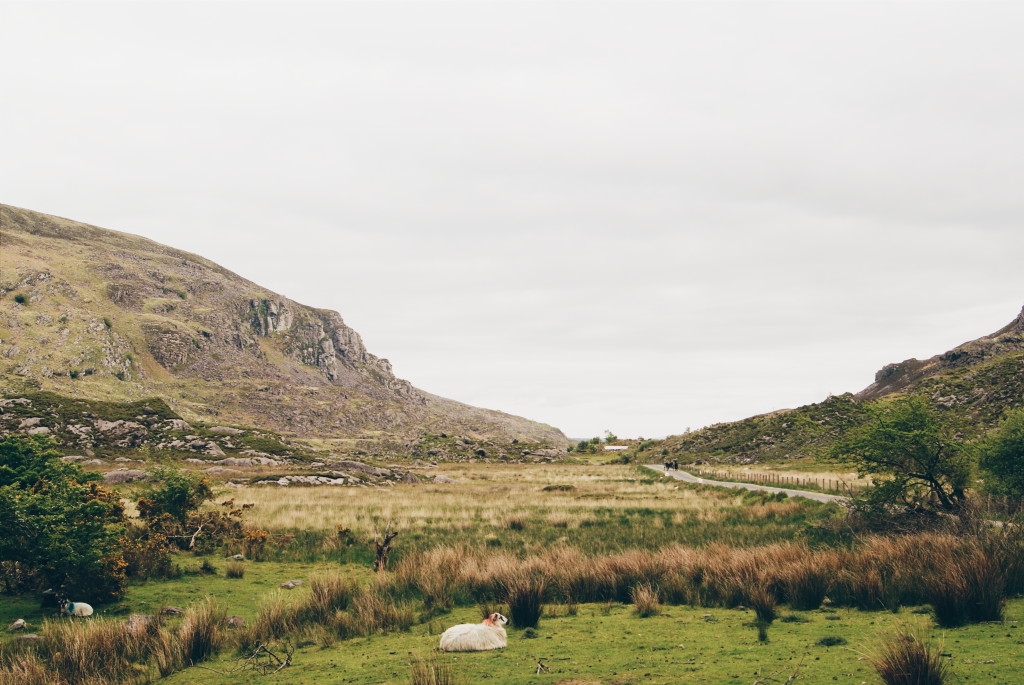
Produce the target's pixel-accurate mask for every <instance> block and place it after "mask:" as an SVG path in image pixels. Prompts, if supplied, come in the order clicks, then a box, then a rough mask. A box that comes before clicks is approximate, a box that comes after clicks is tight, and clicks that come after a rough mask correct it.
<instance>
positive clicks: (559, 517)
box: [233, 464, 800, 531]
mask: <svg viewBox="0 0 1024 685" xmlns="http://www.w3.org/2000/svg"><path fill="white" fill-rule="evenodd" d="M428 473H430V474H431V475H433V474H443V475H446V476H449V477H451V478H454V479H456V480H457V481H458V482H457V483H456V484H445V485H441V484H431V483H424V484H420V485H396V486H394V487H390V488H327V487H321V488H306V489H303V490H302V491H301V497H297V496H296V489H295V488H276V487H267V486H262V487H246V488H241V489H239V490H235V491H233V493H234V496H235V498H236V499H238V500H239V501H245V502H253V503H255V505H256V506H255V508H254V509H253V510H252V511H251V513H250V514H249V515H248V517H247V519H248V521H249V522H250V523H251V524H252V525H254V526H257V527H259V528H263V529H266V530H283V529H299V530H303V529H305V530H331V529H334V528H335V527H336V526H340V527H342V528H350V529H352V530H354V531H355V530H358V531H369V530H371V529H372V528H373V526H374V524H378V523H379V522H380V521H388V520H393V521H394V522H395V526H396V527H397V528H398V529H400V530H403V531H410V530H431V531H436V530H466V529H472V528H477V527H479V526H481V525H485V526H493V527H497V528H501V527H508V525H507V524H508V522H510V521H512V522H514V521H517V520H525V519H527V518H529V517H541V518H545V519H546V520H547V521H548V522H549V524H550V525H552V526H555V527H559V528H567V529H576V528H579V527H580V525H586V523H587V522H588V521H592V520H593V519H594V515H593V512H594V511H595V510H598V509H602V510H607V509H611V510H616V509H618V510H625V509H638V508H647V509H654V510H660V511H666V512H670V513H671V512H694V511H700V512H701V516H702V517H707V520H712V521H714V520H717V519H716V518H715V517H716V516H719V514H716V513H715V512H716V511H718V510H725V509H728V508H730V507H734V506H736V505H737V504H738V503H739V501H740V498H741V495H738V494H736V493H727V492H723V493H706V492H695V491H692V490H687V489H685V488H680V487H678V486H677V485H674V484H672V483H662V482H655V483H651V482H646V483H645V482H642V481H641V480H640V479H638V478H637V471H636V470H635V469H634V468H633V467H631V466H588V465H570V464H540V465H525V464H511V465H505V464H445V465H443V466H442V467H439V468H437V469H431V470H429V471H428ZM551 484H565V485H571V486H573V488H572V489H571V490H544V487H546V486H549V485H551ZM766 506H767V507H769V509H768V510H766V513H765V515H766V516H767V515H769V514H768V511H770V510H772V509H783V510H785V509H788V508H789V507H791V506H800V505H799V504H796V505H790V504H788V503H779V504H771V505H766ZM680 520H681V519H680ZM655 525H658V524H655Z"/></svg>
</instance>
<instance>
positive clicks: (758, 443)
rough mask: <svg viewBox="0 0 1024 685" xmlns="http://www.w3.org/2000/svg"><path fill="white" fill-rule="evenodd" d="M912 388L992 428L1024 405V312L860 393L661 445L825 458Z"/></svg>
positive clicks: (759, 456) (687, 451) (894, 367)
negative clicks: (848, 433)
mask: <svg viewBox="0 0 1024 685" xmlns="http://www.w3.org/2000/svg"><path fill="white" fill-rule="evenodd" d="M905 394H921V395H925V396H926V397H929V398H930V399H931V401H932V402H933V404H934V405H935V406H936V407H938V408H939V409H941V410H942V411H944V412H947V413H948V414H949V416H950V418H955V419H957V420H958V421H959V423H960V424H961V425H962V426H963V429H964V431H965V433H966V434H967V436H968V437H969V436H970V435H974V434H977V433H980V432H981V431H984V430H986V429H988V428H990V427H992V426H993V425H994V424H995V423H996V422H997V421H998V420H999V419H1000V417H1002V415H1003V413H1004V412H1005V411H1006V410H1007V409H1009V408H1012V407H1020V406H1022V404H1024V311H1022V312H1021V313H1020V314H1019V315H1018V316H1017V318H1015V319H1014V320H1013V321H1011V322H1010V323H1009V324H1008V325H1006V326H1005V327H1003V328H1001V329H999V330H998V331H996V332H995V333H993V334H991V335H987V336H984V337H981V338H978V339H977V340H972V341H970V342H966V343H964V344H962V345H959V346H957V347H955V348H953V349H952V350H949V351H948V352H944V353H943V354H939V355H936V356H934V357H931V358H930V359H925V360H919V359H907V360H905V361H902V362H899V363H896V364H888V365H886V366H884V367H883V368H882V369H881V370H879V371H878V373H877V374H875V380H874V382H873V383H871V384H870V385H869V386H868V387H866V388H865V389H864V390H862V391H860V392H858V393H856V394H852V393H846V394H843V395H839V396H835V397H829V398H828V399H826V400H825V401H823V402H819V403H816V404H810V405H807V406H803V407H798V408H796V409H783V410H780V411H776V412H772V413H770V414H762V415H759V416H752V417H750V418H747V419H744V420H742V421H736V422H733V423H721V424H716V425H713V426H708V427H707V428H703V429H701V430H699V431H695V432H693V433H687V434H685V435H675V436H671V437H669V438H666V439H665V440H664V442H663V444H661V445H660V446H659V447H660V448H664V449H667V450H669V453H671V454H674V455H684V456H686V457H689V458H698V459H699V458H704V459H711V460H720V461H735V462H742V463H746V462H752V461H764V460H776V459H797V458H801V457H808V456H810V457H813V456H818V455H821V454H822V453H823V452H824V451H825V450H827V449H828V448H829V447H831V445H832V444H833V443H834V442H835V440H836V438H837V437H838V436H839V435H840V433H841V432H842V431H844V430H846V429H848V428H851V427H853V426H856V425H858V424H859V423H860V422H861V421H862V420H863V419H864V417H865V416H866V415H867V408H868V407H870V406H872V405H873V404H876V403H882V402H885V401H887V400H888V399H889V398H892V397H896V396H899V395H905Z"/></svg>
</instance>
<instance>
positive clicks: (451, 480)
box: [434, 473, 457, 483]
mask: <svg viewBox="0 0 1024 685" xmlns="http://www.w3.org/2000/svg"><path fill="white" fill-rule="evenodd" d="M434 482H435V483H455V482H457V481H456V480H455V479H454V478H449V477H448V476H442V475H441V474H440V473H439V474H437V475H436V476H434Z"/></svg>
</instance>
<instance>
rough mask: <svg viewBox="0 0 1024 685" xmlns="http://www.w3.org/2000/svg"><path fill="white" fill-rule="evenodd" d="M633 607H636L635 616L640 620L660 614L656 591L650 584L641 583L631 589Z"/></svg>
mask: <svg viewBox="0 0 1024 685" xmlns="http://www.w3.org/2000/svg"><path fill="white" fill-rule="evenodd" d="M631 595H632V598H633V605H634V607H636V614H637V616H639V617H640V618H647V617H649V616H656V615H657V614H658V613H660V612H661V604H660V602H659V599H660V598H659V596H658V589H657V588H655V587H654V586H653V585H651V584H650V583H642V584H641V585H637V586H635V587H634V588H633V590H632V592H631Z"/></svg>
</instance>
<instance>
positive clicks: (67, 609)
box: [62, 602, 92, 618]
mask: <svg viewBox="0 0 1024 685" xmlns="http://www.w3.org/2000/svg"><path fill="white" fill-rule="evenodd" d="M62 610H63V613H64V614H65V615H66V616H75V617H77V618H85V617H87V616H92V606H91V605H89V604H86V603H85V602H64V606H63V607H62Z"/></svg>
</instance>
